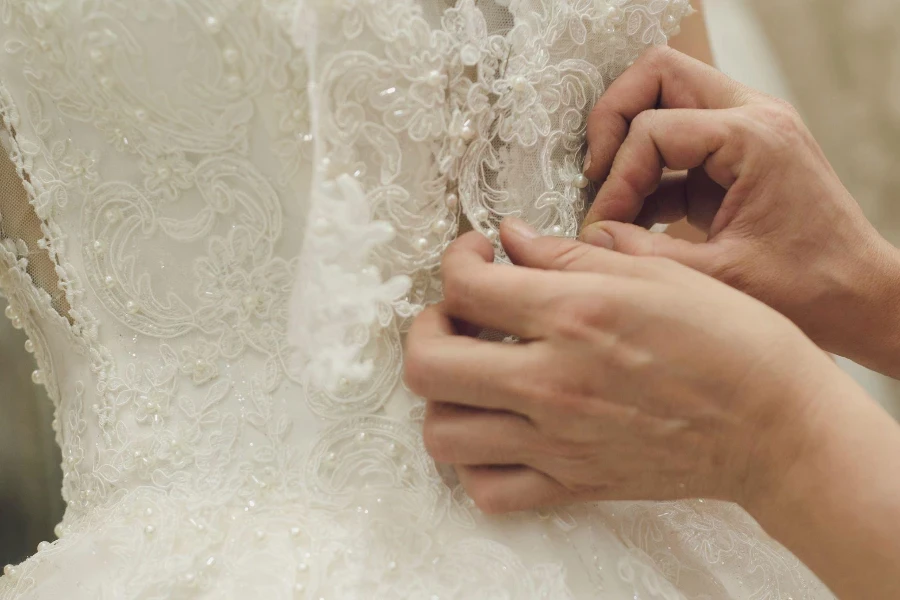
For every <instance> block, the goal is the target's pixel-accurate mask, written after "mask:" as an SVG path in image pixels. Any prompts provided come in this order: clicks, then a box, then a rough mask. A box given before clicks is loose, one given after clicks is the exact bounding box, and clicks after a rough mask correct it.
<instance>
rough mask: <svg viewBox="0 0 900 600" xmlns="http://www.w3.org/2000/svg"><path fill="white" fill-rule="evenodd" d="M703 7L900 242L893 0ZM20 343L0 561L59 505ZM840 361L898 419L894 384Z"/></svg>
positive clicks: (56, 475)
mask: <svg viewBox="0 0 900 600" xmlns="http://www.w3.org/2000/svg"><path fill="white" fill-rule="evenodd" d="M705 9H706V12H707V21H708V24H709V28H710V34H711V37H712V41H713V50H714V53H715V56H716V62H717V64H718V66H719V67H720V68H721V69H722V70H723V71H725V72H726V73H728V74H729V75H731V76H732V77H734V78H736V79H738V80H740V81H743V82H744V83H747V84H748V85H751V86H753V87H756V88H758V89H762V90H764V91H766V92H769V93H771V94H774V95H777V96H781V97H783V98H785V99H787V100H789V101H791V102H792V103H794V104H795V105H796V106H797V107H798V108H799V109H800V110H801V112H802V113H803V114H804V117H805V118H806V120H807V123H808V124H809V126H810V128H811V129H812V130H813V133H814V134H815V135H816V137H817V138H818V139H819V141H820V142H821V144H822V146H823V147H824V149H825V152H826V153H827V154H828V156H829V158H830V159H831V161H832V163H833V164H834V166H835V168H836V169H837V171H838V173H839V174H840V175H841V177H842V179H843V180H844V182H845V184H846V185H847V186H848V187H849V188H850V190H851V192H852V193H853V194H854V195H855V197H856V198H857V199H858V200H859V202H860V204H861V205H862V207H863V210H864V211H865V212H866V215H867V216H868V217H869V219H871V220H872V222H874V223H875V225H876V226H877V227H878V228H879V229H880V230H881V231H882V233H883V234H884V235H885V236H886V237H887V238H888V239H890V240H891V241H892V242H893V243H894V244H897V245H900V168H898V167H897V165H898V161H900V1H898V0H854V1H853V2H847V1H846V0H790V1H785V0H705ZM3 308H4V305H3V301H2V299H0V311H2V310H3ZM898 310H900V309H898ZM24 343H25V338H24V336H23V335H22V333H21V332H20V331H16V330H14V329H12V328H11V327H10V326H9V320H8V319H0V565H2V564H6V563H10V562H13V563H15V562H18V561H20V560H21V559H23V558H25V557H26V556H28V555H29V554H31V553H32V552H33V551H34V550H35V546H36V545H37V543H38V542H40V541H42V540H46V539H53V533H52V531H53V526H54V525H55V524H56V523H57V522H58V521H59V519H60V518H61V515H62V509H63V505H62V500H61V498H60V496H59V489H60V484H59V479H60V470H59V461H60V458H59V452H58V450H57V449H56V447H55V444H54V442H53V433H52V431H51V429H50V421H51V420H52V409H51V405H50V401H49V400H48V399H47V398H46V397H44V396H43V388H38V387H36V386H34V385H33V384H32V383H31V377H30V373H31V371H32V370H33V369H34V366H33V363H32V359H31V356H30V355H28V354H27V353H26V352H25V351H24ZM842 364H843V365H844V366H845V368H847V369H848V370H849V371H850V372H851V373H852V374H853V375H854V376H855V377H856V378H857V379H858V380H859V381H860V382H861V383H862V384H863V385H864V386H865V387H866V388H867V389H868V390H869V392H870V393H871V394H872V395H873V396H874V397H875V398H877V399H878V400H879V401H880V402H881V403H883V404H884V405H885V406H886V407H887V408H888V410H890V411H891V412H892V413H893V414H894V415H895V416H897V417H898V418H900V384H898V383H897V382H893V381H889V380H887V379H885V378H883V377H880V376H877V375H875V374H873V373H870V372H868V371H866V370H865V369H861V368H859V367H856V366H855V365H852V364H849V363H846V362H844V363H842Z"/></svg>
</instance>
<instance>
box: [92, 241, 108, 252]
mask: <svg viewBox="0 0 900 600" xmlns="http://www.w3.org/2000/svg"><path fill="white" fill-rule="evenodd" d="M91 246H92V247H93V248H94V252H96V253H98V254H99V253H100V252H103V249H104V248H105V247H106V246H105V244H104V243H103V241H102V240H94V243H93V244H91Z"/></svg>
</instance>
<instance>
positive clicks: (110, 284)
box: [103, 275, 116, 288]
mask: <svg viewBox="0 0 900 600" xmlns="http://www.w3.org/2000/svg"><path fill="white" fill-rule="evenodd" d="M103 283H104V284H105V285H106V287H108V288H111V287H114V286H115V285H116V279H115V277H113V276H112V275H107V276H106V277H104V278H103Z"/></svg>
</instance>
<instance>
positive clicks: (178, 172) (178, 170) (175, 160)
mask: <svg viewBox="0 0 900 600" xmlns="http://www.w3.org/2000/svg"><path fill="white" fill-rule="evenodd" d="M141 171H143V172H144V174H145V175H146V177H145V178H144V185H145V186H146V188H147V190H148V191H150V192H152V193H155V194H159V195H160V196H161V197H162V198H163V199H165V200H167V201H172V200H176V199H177V198H178V196H179V194H180V193H181V190H187V189H190V188H191V187H192V186H193V185H194V169H193V167H192V166H191V164H190V163H188V162H187V160H186V159H185V157H184V154H183V153H182V152H173V153H170V154H159V155H157V154H153V153H149V152H148V153H145V154H144V156H143V160H141Z"/></svg>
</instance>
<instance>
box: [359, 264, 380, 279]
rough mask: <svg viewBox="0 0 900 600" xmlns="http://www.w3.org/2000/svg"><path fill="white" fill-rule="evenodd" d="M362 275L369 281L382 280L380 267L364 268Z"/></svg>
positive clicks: (370, 266)
mask: <svg viewBox="0 0 900 600" xmlns="http://www.w3.org/2000/svg"><path fill="white" fill-rule="evenodd" d="M362 274H363V275H365V276H366V277H368V278H369V279H381V271H379V270H378V267H376V266H374V265H369V266H367V267H363V270H362Z"/></svg>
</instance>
